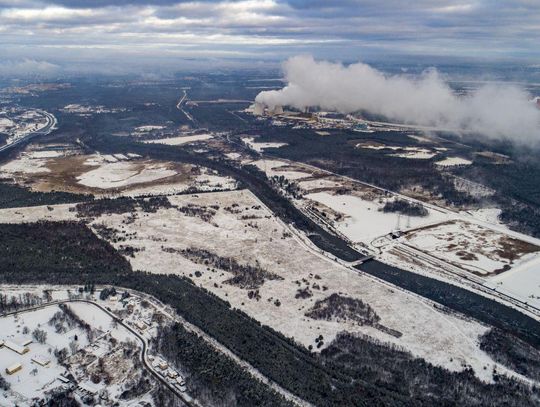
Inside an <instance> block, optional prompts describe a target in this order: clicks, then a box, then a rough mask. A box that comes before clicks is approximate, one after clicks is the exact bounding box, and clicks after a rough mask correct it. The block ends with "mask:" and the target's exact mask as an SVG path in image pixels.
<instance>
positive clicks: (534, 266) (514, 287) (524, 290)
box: [485, 256, 540, 309]
mask: <svg viewBox="0 0 540 407" xmlns="http://www.w3.org/2000/svg"><path fill="white" fill-rule="evenodd" d="M529 257H531V256H529ZM525 260H526V259H524V261H522V262H521V263H520V264H518V265H517V266H515V267H514V268H513V269H512V270H510V271H508V272H506V273H502V274H500V275H498V276H495V277H493V278H491V279H489V280H488V281H487V282H486V283H485V285H486V286H488V287H492V288H496V289H497V291H500V292H503V293H505V294H508V295H511V296H512V297H514V298H518V299H519V300H521V301H523V302H526V303H528V304H531V305H532V306H534V307H536V308H539V309H540V273H539V270H540V256H534V257H532V258H530V260H529V261H525Z"/></svg>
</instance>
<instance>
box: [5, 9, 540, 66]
mask: <svg viewBox="0 0 540 407" xmlns="http://www.w3.org/2000/svg"><path fill="white" fill-rule="evenodd" d="M538 21H540V2H537V1H533V0H384V1H380V0H332V1H329V0H325V1H323V0H207V1H204V0H203V1H201V0H192V1H181V0H95V1H85V0H0V37H1V38H2V46H3V53H4V55H3V56H4V57H5V58H11V59H13V58H14V57H15V54H17V55H19V56H21V52H22V51H24V52H25V54H24V55H23V57H25V58H34V55H36V54H37V53H40V54H41V55H44V53H45V51H47V50H49V55H48V56H45V57H44V58H45V59H51V58H55V57H56V54H57V52H58V47H62V46H64V47H66V48H65V49H69V47H78V49H94V50H97V49H100V50H103V55H104V56H105V55H107V54H108V53H109V52H114V53H115V54H116V55H119V54H126V55H131V54H133V53H134V52H138V53H140V54H142V53H145V52H146V53H148V52H150V51H149V50H151V51H152V52H155V51H160V52H161V53H162V54H174V55H177V56H185V57H192V56H193V54H194V53H193V50H194V49H197V51H198V52H199V53H203V54H205V55H210V54H211V53H214V55H215V56H220V55H223V54H227V55H229V56H233V55H236V56H238V57H240V58H247V57H251V58H255V59H260V58H262V59H268V58H273V59H282V58H286V57H288V56H291V55H295V54H297V53H299V52H308V53H312V54H314V55H316V56H318V57H324V58H331V59H350V58H358V57H360V56H362V57H364V56H366V55H384V56H386V55H391V54H409V55H431V56H433V55H445V56H454V57H456V56H469V57H487V58H507V59H508V58H528V59H531V60H533V61H534V60H536V61H537V60H538V58H540V49H539V47H538V43H540V33H539V30H538ZM73 49H74V48H73ZM96 54H97V53H96ZM156 62H159V61H157V60H156Z"/></svg>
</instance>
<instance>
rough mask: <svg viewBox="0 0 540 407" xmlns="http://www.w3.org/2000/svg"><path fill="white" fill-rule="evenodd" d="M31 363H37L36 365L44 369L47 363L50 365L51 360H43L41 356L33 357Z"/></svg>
mask: <svg viewBox="0 0 540 407" xmlns="http://www.w3.org/2000/svg"><path fill="white" fill-rule="evenodd" d="M32 362H34V363H37V364H38V365H40V366H43V367H45V366H47V365H48V364H49V363H51V360H50V359H47V358H45V357H43V356H34V357H33V358H32Z"/></svg>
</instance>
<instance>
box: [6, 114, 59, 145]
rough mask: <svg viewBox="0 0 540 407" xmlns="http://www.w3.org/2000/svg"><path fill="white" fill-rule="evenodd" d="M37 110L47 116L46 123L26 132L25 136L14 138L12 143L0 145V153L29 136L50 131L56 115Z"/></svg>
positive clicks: (27, 138)
mask: <svg viewBox="0 0 540 407" xmlns="http://www.w3.org/2000/svg"><path fill="white" fill-rule="evenodd" d="M38 111H39V112H40V113H42V114H43V115H44V116H45V117H46V118H47V124H46V125H45V126H43V127H41V128H40V129H39V130H36V131H33V132H31V133H28V134H27V135H26V136H24V137H21V138H20V139H17V140H15V141H14V142H13V143H10V144H6V145H4V146H1V147H0V153H1V152H4V151H7V150H10V149H11V148H13V147H15V146H17V145H19V144H21V143H24V142H26V141H28V140H30V139H31V138H34V137H36V136H44V135H46V134H49V133H50V132H51V131H52V129H53V127H54V126H55V125H56V123H57V122H56V117H54V115H52V114H51V113H49V112H46V111H44V110H38Z"/></svg>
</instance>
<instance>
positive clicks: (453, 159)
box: [435, 157, 472, 167]
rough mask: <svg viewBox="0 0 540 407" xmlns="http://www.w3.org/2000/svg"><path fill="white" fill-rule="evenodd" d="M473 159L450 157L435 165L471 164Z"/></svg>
mask: <svg viewBox="0 0 540 407" xmlns="http://www.w3.org/2000/svg"><path fill="white" fill-rule="evenodd" d="M471 164H472V161H470V160H467V159H465V158H461V157H448V158H445V159H444V160H441V161H437V162H436V163H435V165H439V166H441V167H454V166H457V165H471Z"/></svg>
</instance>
